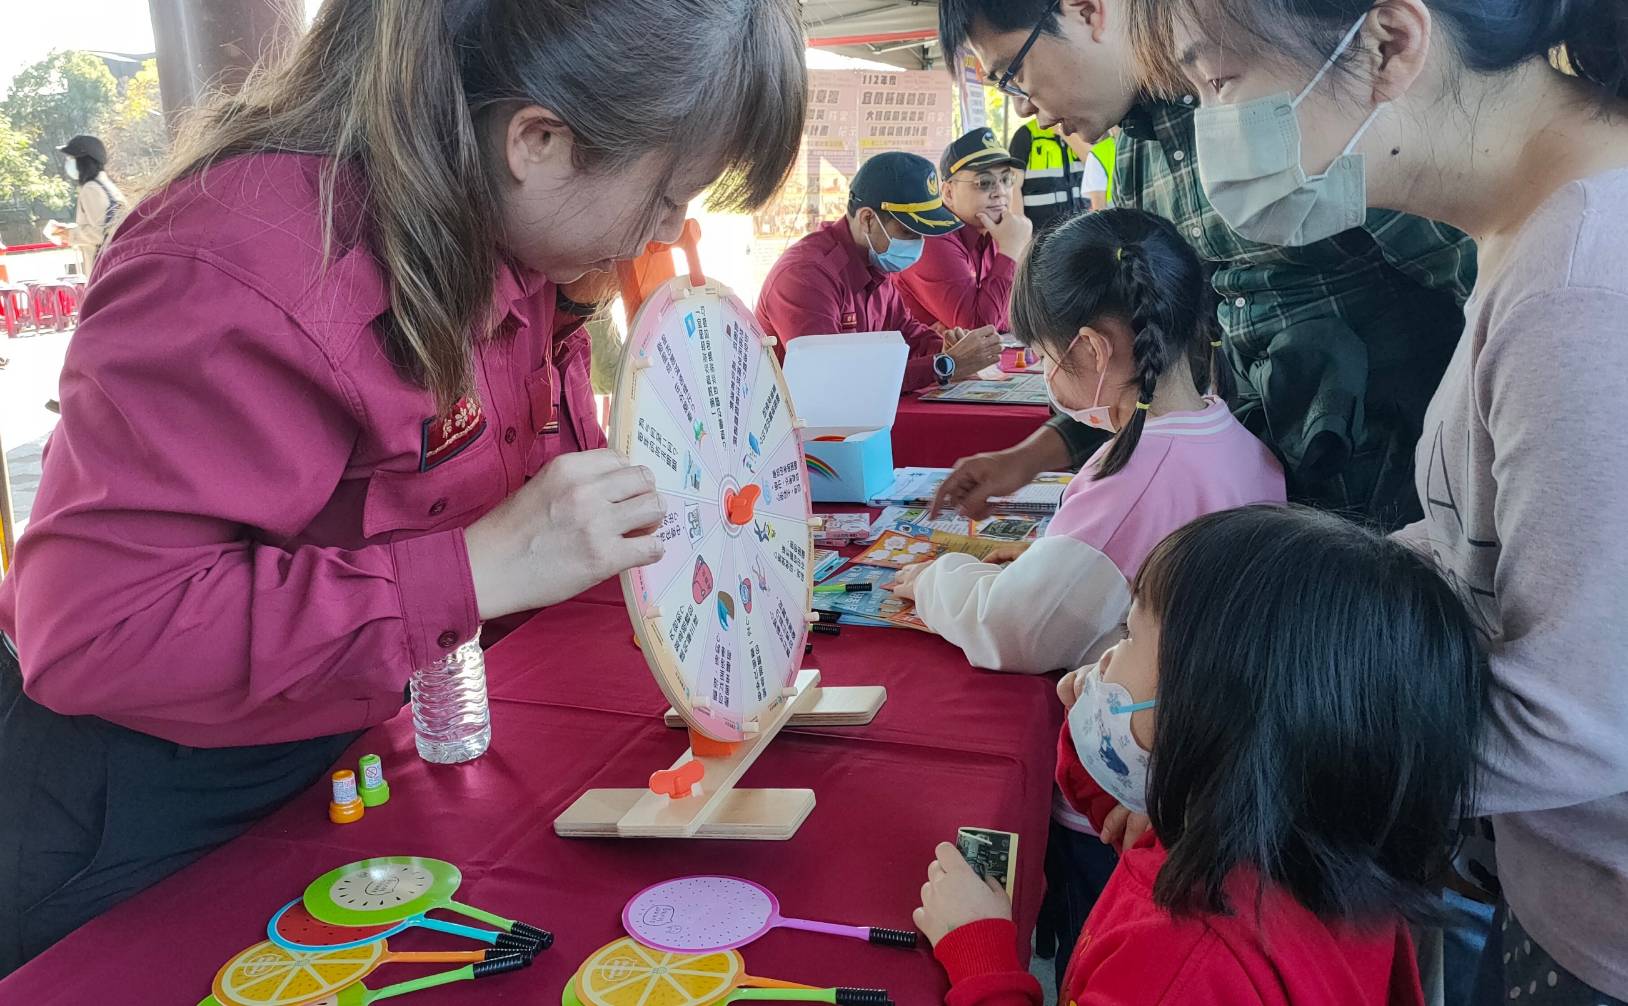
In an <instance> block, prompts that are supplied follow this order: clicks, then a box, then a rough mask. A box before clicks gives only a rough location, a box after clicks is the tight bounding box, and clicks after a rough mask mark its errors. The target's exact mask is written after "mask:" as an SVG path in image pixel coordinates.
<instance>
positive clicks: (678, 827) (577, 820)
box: [554, 670, 887, 842]
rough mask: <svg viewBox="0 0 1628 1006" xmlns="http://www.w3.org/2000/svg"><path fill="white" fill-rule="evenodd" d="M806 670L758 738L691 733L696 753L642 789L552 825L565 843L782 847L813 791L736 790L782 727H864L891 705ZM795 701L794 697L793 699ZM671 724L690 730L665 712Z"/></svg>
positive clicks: (622, 792)
mask: <svg viewBox="0 0 1628 1006" xmlns="http://www.w3.org/2000/svg"><path fill="white" fill-rule="evenodd" d="M819 682H820V672H819V671H815V670H804V671H801V672H799V673H798V675H797V685H796V687H795V688H790V689H787V693H788V698H787V701H786V702H784V703H782V704H781V706H780V708H779V709H778V710H777V711H776V712H775V715H774V716H773V718H772V719H770V720H769V722H767V723H765V724H763V725H762V726H761V728H760V729H759V731H758V733H757V735H756V736H753V737H750V738H748V739H746V740H744V741H741V742H739V743H737V744H724V743H721V742H719V741H715V740H711V739H710V738H707V737H702V736H701V735H699V734H697V733H695V732H694V731H693V730H692V731H691V732H690V748H689V750H688V751H685V752H684V753H683V754H682V755H680V756H679V758H678V760H677V761H675V762H674V763H673V765H672V767H671V768H669V769H666V770H665V771H661V772H657V773H655V774H654V775H652V776H651V777H650V785H649V786H648V787H646V788H644V789H591V790H589V791H588V792H586V793H584V794H582V796H580V797H578V798H577V801H576V803H573V804H572V805H571V806H570V808H569V809H568V810H566V812H565V813H563V814H561V815H560V816H559V817H558V818H556V819H555V820H554V831H555V833H557V834H559V835H561V836H562V837H565V838H733V839H755V840H758V841H772V842H784V841H786V840H787V839H789V838H791V837H792V836H793V835H795V834H796V833H797V829H798V828H799V827H801V825H802V823H803V821H804V820H805V819H807V817H808V815H809V812H811V811H812V810H813V809H814V791H813V790H811V789H736V788H735V784H736V783H737V782H739V781H740V778H741V776H743V775H745V774H746V770H747V769H749V768H751V767H752V763H753V762H754V761H756V760H757V757H758V755H760V754H762V753H763V750H764V749H765V748H767V747H768V746H769V743H770V742H771V741H773V740H774V737H775V735H776V734H778V733H779V732H780V731H781V729H782V728H784V727H788V726H792V727H796V726H805V727H835V726H864V725H865V724H867V723H869V722H871V720H873V719H875V718H876V713H877V710H879V709H881V708H882V703H883V702H885V701H886V700H887V689H885V688H882V687H881V686H876V685H872V686H864V687H858V688H821V687H819ZM792 695H795V697H792ZM666 722H667V725H668V726H679V727H682V726H683V725H684V721H683V720H682V719H681V718H680V717H679V715H678V714H677V713H676V712H674V711H672V710H670V709H669V710H668V711H667V716H666Z"/></svg>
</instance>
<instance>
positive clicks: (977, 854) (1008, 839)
mask: <svg viewBox="0 0 1628 1006" xmlns="http://www.w3.org/2000/svg"><path fill="white" fill-rule="evenodd" d="M1017 845H1018V837H1017V836H1016V835H1014V834H1012V833H1011V832H1009V831H995V830H993V829H990V828H959V829H957V830H956V833H955V847H956V848H957V849H958V850H960V852H961V858H962V859H964V860H966V861H967V863H968V865H970V866H971V867H972V870H973V872H974V873H976V874H978V876H980V877H983V878H985V879H990V880H994V881H995V883H997V884H999V885H1001V887H1002V888H1003V889H1005V891H1006V896H1007V897H1011V896H1012V885H1013V882H1014V880H1015V879H1016V877H1017Z"/></svg>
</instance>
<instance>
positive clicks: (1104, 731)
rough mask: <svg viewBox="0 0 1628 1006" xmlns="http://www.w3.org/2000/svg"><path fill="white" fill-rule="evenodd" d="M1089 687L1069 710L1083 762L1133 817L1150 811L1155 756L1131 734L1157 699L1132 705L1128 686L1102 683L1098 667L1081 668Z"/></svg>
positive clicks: (1073, 737) (1070, 728) (1072, 735)
mask: <svg viewBox="0 0 1628 1006" xmlns="http://www.w3.org/2000/svg"><path fill="white" fill-rule="evenodd" d="M1080 673H1081V674H1082V675H1084V686H1083V688H1082V690H1081V691H1080V697H1079V699H1078V700H1077V701H1076V702H1075V703H1074V708H1072V709H1070V710H1069V711H1068V735H1069V738H1070V739H1071V740H1073V741H1074V750H1075V752H1077V753H1078V754H1079V756H1080V764H1081V765H1084V766H1085V770H1086V771H1087V772H1089V773H1090V774H1091V778H1092V779H1095V780H1096V782H1097V785H1098V786H1101V787H1102V788H1103V790H1104V791H1105V792H1107V794H1108V795H1109V796H1111V797H1113V798H1114V799H1115V800H1118V801H1119V803H1120V805H1121V806H1123V807H1124V808H1125V809H1126V810H1128V811H1130V812H1131V813H1133V814H1146V813H1147V812H1148V762H1149V761H1150V760H1151V759H1152V757H1153V756H1152V755H1151V754H1150V753H1149V752H1148V751H1147V749H1145V748H1144V747H1142V745H1140V744H1138V743H1136V738H1135V737H1133V736H1131V714H1132V713H1134V712H1136V711H1137V710H1139V709H1152V708H1153V707H1154V706H1155V705H1157V704H1158V700H1157V699H1148V700H1147V701H1146V702H1132V701H1131V693H1130V692H1128V691H1126V690H1125V688H1124V686H1123V685H1117V684H1114V683H1113V682H1109V681H1103V680H1102V672H1101V671H1099V670H1098V669H1097V668H1096V667H1094V666H1093V667H1091V668H1089V669H1087V668H1083V667H1082V668H1081V669H1080Z"/></svg>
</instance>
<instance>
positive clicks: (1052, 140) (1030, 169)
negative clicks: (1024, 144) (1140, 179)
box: [1023, 119, 1114, 211]
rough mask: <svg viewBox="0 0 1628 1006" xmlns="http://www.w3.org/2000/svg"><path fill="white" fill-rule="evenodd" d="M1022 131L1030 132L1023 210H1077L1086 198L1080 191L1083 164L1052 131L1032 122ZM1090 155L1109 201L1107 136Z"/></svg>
mask: <svg viewBox="0 0 1628 1006" xmlns="http://www.w3.org/2000/svg"><path fill="white" fill-rule="evenodd" d="M1023 128H1025V129H1027V130H1028V131H1029V163H1028V164H1027V165H1025V166H1024V169H1023V206H1024V209H1025V210H1032V209H1039V210H1041V211H1045V210H1046V209H1048V208H1051V207H1057V208H1059V209H1067V210H1070V211H1072V210H1075V209H1078V208H1079V207H1080V206H1081V205H1082V202H1083V199H1084V196H1085V193H1084V192H1082V191H1081V189H1080V186H1081V184H1082V183H1083V181H1084V179H1085V165H1084V164H1083V163H1081V161H1080V159H1079V156H1078V155H1077V154H1075V153H1074V150H1073V148H1072V147H1070V146H1069V145H1068V144H1066V143H1064V142H1063V141H1062V140H1061V139H1059V138H1058V136H1057V133H1056V131H1055V130H1052V129H1041V128H1040V126H1039V125H1038V124H1037V123H1036V121H1035V120H1034V119H1030V120H1029V121H1028V122H1026V123H1024V124H1023ZM1091 153H1092V156H1094V157H1095V158H1096V160H1097V162H1098V163H1099V164H1101V165H1102V167H1103V171H1104V172H1105V173H1106V174H1107V176H1108V200H1109V202H1112V201H1113V178H1114V175H1113V171H1114V141H1113V138H1112V137H1108V138H1106V139H1104V140H1103V141H1102V142H1101V143H1098V144H1097V145H1096V146H1095V147H1093V148H1092V150H1091ZM1096 208H1097V209H1102V208H1103V207H1100V206H1099V207H1096Z"/></svg>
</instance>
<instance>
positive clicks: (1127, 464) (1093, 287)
mask: <svg viewBox="0 0 1628 1006" xmlns="http://www.w3.org/2000/svg"><path fill="white" fill-rule="evenodd" d="M1207 308H1208V300H1207V294H1206V287H1205V282H1204V272H1203V268H1202V266H1201V265H1200V264H1199V260H1198V256H1197V254H1196V253H1194V251H1193V249H1192V248H1191V247H1190V246H1189V245H1188V244H1187V243H1186V241H1184V240H1183V239H1182V237H1181V236H1180V235H1179V234H1178V233H1177V232H1176V229H1175V228H1174V227H1173V226H1172V225H1171V224H1170V223H1169V222H1168V221H1166V220H1164V219H1162V218H1160V217H1156V216H1153V215H1152V214H1149V213H1144V212H1142V211H1141V210H1131V209H1114V210H1108V211H1105V212H1102V213H1094V214H1091V215H1090V216H1085V217H1081V218H1079V219H1077V220H1071V221H1069V222H1068V223H1067V224H1066V225H1064V226H1060V227H1058V228H1056V229H1054V230H1052V231H1050V232H1048V234H1047V235H1046V236H1045V238H1044V240H1037V241H1036V242H1035V244H1034V247H1033V248H1032V249H1031V250H1030V253H1029V257H1028V259H1027V261H1026V262H1025V263H1024V264H1023V265H1022V266H1021V267H1020V268H1019V270H1018V274H1017V277H1016V279H1015V281H1014V286H1013V289H1012V329H1013V332H1014V333H1015V334H1016V336H1017V338H1018V339H1019V340H1021V341H1022V342H1023V343H1024V344H1025V345H1026V346H1029V347H1031V348H1032V349H1034V350H1036V351H1037V352H1038V353H1039V354H1040V355H1041V356H1042V357H1043V358H1044V360H1045V369H1046V383H1047V386H1048V387H1049V388H1050V390H1051V394H1052V401H1053V404H1054V405H1055V406H1056V407H1057V409H1058V411H1060V412H1062V413H1064V414H1066V415H1069V416H1072V417H1074V418H1075V419H1077V420H1079V421H1080V422H1083V423H1086V424H1087V425H1090V426H1092V427H1095V428H1097V429H1099V430H1103V431H1105V432H1108V433H1111V434H1113V438H1112V439H1111V440H1109V441H1108V442H1107V443H1106V444H1105V445H1104V446H1103V447H1102V449H1100V450H1099V451H1098V452H1097V454H1096V455H1095V456H1094V457H1093V458H1092V459H1091V460H1090V461H1089V462H1088V463H1087V464H1086V466H1085V468H1084V469H1083V470H1082V472H1081V474H1080V476H1079V477H1078V478H1076V479H1075V480H1074V483H1073V484H1072V485H1071V486H1070V487H1069V488H1068V491H1067V492H1065V493H1064V495H1063V502H1062V506H1061V507H1060V508H1059V509H1058V511H1057V516H1056V518H1055V519H1053V521H1052V523H1051V527H1050V529H1049V530H1048V532H1047V534H1046V536H1045V537H1044V538H1042V539H1041V540H1040V541H1038V542H1036V543H1035V544H1034V545H1033V546H1031V547H1030V548H1029V549H1027V550H1026V551H1025V552H1023V554H1022V555H1021V556H1017V555H1011V554H1002V555H994V556H991V557H990V558H992V559H995V560H997V561H994V562H987V561H986V562H977V561H974V560H973V558H972V557H971V556H968V555H960V554H954V555H946V556H941V557H940V558H938V559H937V560H936V561H934V562H932V563H928V564H924V565H920V566H915V567H911V568H909V569H907V570H905V571H903V572H902V573H901V575H900V577H899V579H898V580H897V581H896V582H895V583H894V585H893V589H894V591H895V592H896V593H899V594H902V595H904V596H906V597H913V598H914V599H915V601H916V607H917V610H918V611H919V613H920V615H921V617H922V618H923V619H924V620H926V622H927V624H928V625H929V626H931V627H932V629H933V630H934V631H935V632H937V633H939V634H940V635H942V636H943V637H944V638H946V639H948V640H950V641H951V642H952V643H955V644H956V645H957V646H960V647H961V648H962V649H963V650H965V651H966V654H967V659H968V660H969V661H971V662H972V664H973V665H974V666H976V667H986V668H989V669H991V670H1000V671H1019V672H1023V673H1029V674H1041V673H1044V672H1046V671H1051V670H1056V669H1057V668H1075V667H1079V666H1080V665H1081V664H1086V663H1090V662H1091V661H1092V660H1095V659H1096V657H1097V656H1098V655H1099V654H1101V653H1102V651H1103V650H1105V649H1107V647H1108V646H1110V645H1112V644H1113V642H1114V641H1115V639H1116V638H1117V636H1118V630H1119V627H1120V624H1121V623H1122V622H1123V621H1124V617H1125V611H1126V609H1128V608H1129V607H1130V582H1131V580H1132V579H1134V578H1135V576H1136V570H1137V568H1138V567H1139V566H1140V565H1141V563H1142V558H1143V556H1145V555H1146V554H1147V552H1148V550H1149V549H1151V548H1152V547H1153V545H1154V544H1155V543H1157V542H1158V541H1159V540H1160V539H1161V538H1163V537H1164V536H1165V535H1167V534H1169V533H1170V532H1171V531H1174V530H1175V529H1176V528H1178V527H1181V526H1182V525H1183V524H1186V523H1187V522H1188V521H1190V520H1193V519H1194V518H1196V517H1201V516H1203V515H1204V514H1207V513H1213V512H1215V511H1217V510H1226V509H1229V508H1231V507H1236V506H1244V505H1246V504H1250V503H1271V502H1282V501H1283V499H1284V486H1283V470H1282V468H1281V466H1280V465H1279V464H1278V462H1277V461H1276V460H1275V459H1274V458H1273V457H1272V455H1271V453H1270V452H1269V451H1268V450H1267V449H1266V447H1265V446H1264V445H1262V444H1261V443H1260V442H1259V441H1257V440H1256V439H1255V438H1254V437H1253V436H1252V435H1250V434H1249V432H1248V431H1246V430H1245V429H1244V428H1243V427H1242V426H1240V425H1239V424H1238V423H1237V422H1236V421H1234V420H1233V419H1232V417H1231V416H1230V414H1229V413H1228V411H1227V409H1226V407H1225V404H1224V402H1222V401H1221V399H1220V398H1219V397H1210V396H1206V395H1205V394H1203V393H1202V392H1201V391H1200V388H1201V387H1206V386H1210V385H1213V384H1214V383H1215V380H1216V368H1215V366H1214V364H1213V361H1214V359H1215V357H1216V355H1217V354H1216V353H1215V352H1214V347H1213V346H1212V345H1211V342H1212V339H1213V338H1214V337H1213V336H1212V335H1211V322H1210V320H1209V317H1210V316H1209V311H1208V309H1207ZM1200 372H1202V380H1195V374H1197V373H1200ZM1221 393H1224V389H1221Z"/></svg>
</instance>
